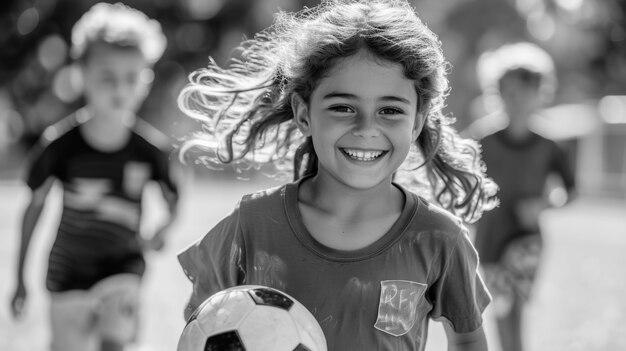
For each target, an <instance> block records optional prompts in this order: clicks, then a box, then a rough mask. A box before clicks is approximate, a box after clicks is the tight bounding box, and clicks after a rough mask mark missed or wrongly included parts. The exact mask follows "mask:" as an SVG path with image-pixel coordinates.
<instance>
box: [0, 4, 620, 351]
mask: <svg viewBox="0 0 626 351" xmlns="http://www.w3.org/2000/svg"><path fill="white" fill-rule="evenodd" d="M123 2H124V3H126V4H128V5H130V6H132V7H135V8H137V9H139V10H141V11H143V12H144V13H146V14H147V15H148V16H149V17H152V18H155V19H157V20H159V22H160V23H161V25H162V26H163V29H164V31H165V34H166V35H167V38H168V48H167V50H166V52H165V54H164V56H163V58H162V59H161V60H160V61H159V62H158V63H157V65H156V67H155V77H154V82H153V84H154V86H153V89H152V91H151V93H150V95H149V96H148V99H147V100H146V102H145V104H144V106H143V107H142V109H141V111H140V115H141V116H142V117H143V118H145V119H146V120H148V121H149V122H151V123H152V124H153V125H155V126H156V127H157V128H159V129H160V130H162V131H163V132H164V133H166V134H167V135H169V136H170V137H172V139H173V140H174V141H177V140H180V139H181V138H184V137H185V136H186V135H188V134H189V133H190V132H193V131H195V130H197V129H198V128H199V126H198V124H197V123H196V122H195V121H193V120H191V119H190V118H188V117H185V116H184V115H182V113H181V112H180V111H179V110H178V108H177V106H176V97H177V95H178V93H179V91H180V90H181V88H182V87H183V86H184V85H185V84H186V81H187V75H188V74H189V73H190V72H191V71H193V70H194V69H196V68H199V67H202V66H204V65H206V63H207V59H208V56H212V57H214V58H215V60H216V61H217V62H218V63H220V64H224V63H226V60H227V58H228V56H229V54H230V53H231V50H232V49H233V48H234V47H235V46H236V45H237V44H238V43H239V42H240V40H241V39H242V38H243V37H246V36H247V37H250V36H252V35H254V33H255V32H257V31H258V30H260V29H263V28H265V27H267V26H268V25H269V24H270V23H271V21H272V16H273V14H274V13H275V12H276V10H277V8H281V9H283V10H297V9H300V8H302V7H303V6H314V5H316V4H317V2H318V1H314V0H124V1H123ZM412 2H413V3H414V6H415V7H416V8H417V11H418V12H419V14H420V16H421V18H422V19H423V20H424V21H425V22H426V23H427V24H428V26H429V27H430V28H431V29H432V30H433V31H434V32H435V33H437V34H438V35H439V37H440V39H441V41H442V42H443V50H444V54H445V55H446V57H447V59H448V61H449V62H450V63H451V65H452V67H451V71H450V76H449V79H450V84H451V87H452V91H451V94H450V97H449V98H448V101H447V107H446V113H448V114H450V115H452V116H454V117H455V118H456V120H457V122H456V126H457V128H458V129H459V130H462V129H463V128H465V127H466V126H468V125H469V124H470V123H471V122H472V121H474V120H475V119H477V118H478V117H480V116H482V115H483V114H484V113H485V110H486V109H485V105H484V100H483V98H482V97H481V91H480V87H479V84H478V79H477V76H476V71H475V67H476V60H477V58H478V56H479V55H480V54H481V53H482V52H484V51H485V50H489V49H493V48H495V47H497V46H499V45H501V44H504V43H507V42H515V41H521V40H525V41H531V42H535V43H537V44H538V45H539V46H541V47H543V48H544V49H546V50H547V51H548V52H549V53H550V54H551V55H552V56H553V58H554V59H555V62H556V64H557V67H556V68H557V76H558V81H559V85H558V90H557V92H556V96H555V100H554V103H553V104H552V105H551V106H549V107H548V108H547V109H546V111H545V116H546V119H545V121H546V123H545V125H544V129H543V132H545V134H546V135H548V136H550V137H552V138H554V139H555V140H557V141H558V142H560V143H562V144H563V145H565V146H566V147H567V149H568V150H569V151H570V156H571V158H572V160H573V161H574V162H575V167H576V175H577V178H578V179H577V180H578V184H579V192H580V193H581V195H582V196H581V199H580V200H579V201H577V202H576V203H574V204H573V205H572V206H570V207H568V208H567V209H563V210H558V211H553V212H550V213H548V214H547V215H546V219H545V221H544V225H545V226H546V227H547V228H548V230H547V233H548V241H547V242H548V245H549V248H550V249H549V250H551V251H549V253H548V255H549V258H548V266H547V268H546V269H545V271H544V272H543V273H542V274H543V276H542V282H544V283H543V284H540V289H539V294H538V296H539V298H538V302H536V303H535V304H534V305H532V306H531V311H530V312H529V315H530V316H532V318H536V319H537V320H539V322H537V323H535V324H534V325H533V326H532V327H529V329H528V330H527V331H526V332H527V334H528V335H529V336H528V338H529V340H530V347H531V350H598V351H600V350H607V351H608V350H611V351H612V350H618V349H621V350H624V349H626V336H625V334H626V333H624V331H626V304H625V303H624V302H623V301H622V300H620V299H618V298H617V296H625V295H624V293H626V283H625V282H624V280H625V278H624V275H623V272H622V271H621V268H620V267H622V268H623V267H624V266H625V265H626V260H625V258H624V257H623V256H624V255H623V250H624V249H626V219H625V218H626V216H625V214H626V205H625V202H626V153H625V150H626V1H624V0H437V1H427V0H421V1H420V0H414V1H412ZM94 3H96V1H92V0H81V1H78V0H76V1H72V0H3V1H1V2H0V198H1V201H0V210H1V212H0V254H2V255H0V259H1V260H2V261H0V282H1V283H0V293H1V294H2V295H0V298H1V299H2V301H0V302H1V305H0V349H1V350H8V351H12V350H44V349H45V347H44V345H45V342H46V338H47V334H46V333H47V331H46V329H45V321H40V320H38V319H37V315H36V314H31V315H30V316H29V317H27V321H26V323H24V321H23V322H22V324H19V325H18V324H16V323H14V322H13V321H11V320H10V317H9V315H8V302H9V294H10V292H12V289H13V279H14V278H13V274H14V273H13V272H14V263H15V260H16V259H17V258H16V253H15V251H16V249H17V239H18V235H19V232H18V231H19V223H18V222H19V219H20V216H21V211H22V210H23V207H24V206H25V205H26V203H25V201H26V196H27V194H28V193H27V190H26V188H24V186H23V185H22V183H21V182H20V180H19V179H20V174H21V167H22V161H23V159H24V155H25V153H26V152H27V150H28V149H29V148H30V146H31V145H32V144H33V143H34V142H35V141H36V140H37V138H38V137H39V135H40V134H41V132H42V131H43V129H44V128H45V127H46V126H48V125H50V124H51V123H54V122H55V121H57V120H59V119H60V118H62V117H64V116H66V115H67V114H68V113H70V112H71V111H73V110H74V109H76V108H77V107H79V106H81V104H82V97H81V88H80V80H79V79H78V78H77V73H76V68H75V67H74V66H73V65H72V64H71V61H70V59H69V56H68V52H69V43H70V31H71V27H72V25H73V23H74V22H75V21H76V20H78V18H79V17H80V16H81V15H82V14H83V13H84V12H85V11H86V10H87V9H88V8H89V7H91V6H92V5H93V4H94ZM190 168H194V169H193V170H191V169H190ZM185 169H186V170H187V171H188V172H185V173H186V174H185V180H186V181H185V182H184V184H183V203H182V205H181V206H182V210H181V212H182V213H183V214H184V215H183V216H182V217H183V218H181V219H180V221H179V222H180V224H179V225H178V230H177V231H178V232H179V233H180V234H179V233H176V234H175V235H174V236H175V237H176V238H175V239H174V242H173V243H172V244H170V246H169V247H168V249H167V250H166V252H165V253H161V254H159V255H157V256H155V257H152V260H153V265H152V267H155V268H152V269H151V271H149V274H148V283H147V285H148V288H149V289H152V290H151V291H152V292H151V294H150V295H149V297H148V302H147V304H148V305H149V306H150V307H151V308H150V309H148V312H147V313H148V314H149V317H148V322H146V325H145V329H146V331H145V333H144V334H145V336H144V339H145V340H146V345H147V346H145V349H146V350H153V349H154V350H163V351H164V350H173V349H174V347H175V346H174V345H175V340H176V337H177V335H178V332H179V331H180V328H182V306H183V305H184V303H185V301H184V300H185V298H186V296H187V295H188V292H189V288H190V285H189V283H188V282H187V281H186V279H185V278H184V276H183V275H182V272H181V271H180V269H179V268H178V266H177V263H176V259H175V255H173V254H175V253H176V252H177V251H178V250H180V249H182V248H183V247H184V246H185V245H187V244H188V243H189V242H190V241H191V240H193V238H195V237H197V236H199V235H202V234H204V233H205V232H206V231H207V230H208V229H209V228H210V227H211V226H213V225H214V224H215V222H216V221H217V220H218V219H219V218H221V217H222V216H223V215H225V214H226V213H228V212H229V211H230V209H231V208H232V206H233V205H234V204H235V202H236V200H237V199H238V198H239V196H241V194H243V193H245V192H249V191H253V190H256V189H258V188H261V187H264V186H267V185H272V184H273V183H274V181H273V180H271V179H267V178H263V177H256V176H255V175H252V176H251V177H250V178H251V180H250V181H248V182H240V181H234V180H232V174H229V173H228V172H222V173H216V172H214V171H210V170H207V169H204V168H202V167H200V166H187V167H185ZM57 200H58V199H57ZM54 201H56V200H54ZM55 215H56V214H55V213H48V214H47V216H48V218H50V219H49V220H48V221H47V223H48V225H40V226H39V227H40V228H41V229H39V231H40V232H42V235H39V234H37V233H36V236H39V237H43V239H40V242H39V243H38V244H34V246H35V247H36V248H35V249H34V250H31V251H34V252H31V253H30V256H31V257H35V258H34V260H35V261H34V262H32V263H29V269H30V270H31V271H33V272H34V274H33V276H34V277H35V278H31V279H30V280H31V290H35V292H33V296H34V305H35V307H40V308H42V311H43V312H41V313H44V315H45V311H46V309H45V308H46V307H45V304H46V300H45V299H46V298H45V294H44V293H43V287H42V284H43V277H42V274H43V271H44V268H43V267H42V266H43V265H44V264H45V259H42V258H37V257H43V256H46V254H47V252H46V247H47V245H49V243H50V240H52V239H51V236H52V234H53V229H54V224H55V222H54V221H55V220H56V219H55ZM44 232H45V234H43V233H44ZM550 245H552V246H550ZM38 255H39V256H38ZM600 273H601V274H605V275H606V276H608V277H610V278H602V279H600V278H599V277H600V275H598V274H600ZM613 274H614V275H613ZM37 289H40V291H41V292H39V293H37V292H36V291H37ZM173 296H175V297H173ZM598 301H600V302H598ZM32 336H35V337H32ZM10 340H12V341H10ZM432 340H434V341H433V343H435V345H437V343H440V342H441V341H438V340H441V337H438V336H437V335H435V336H434V337H433V338H432ZM435 349H436V348H435V347H433V348H432V350H435ZM496 350H497V349H496Z"/></svg>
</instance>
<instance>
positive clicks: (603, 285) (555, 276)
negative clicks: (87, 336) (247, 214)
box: [0, 176, 626, 351]
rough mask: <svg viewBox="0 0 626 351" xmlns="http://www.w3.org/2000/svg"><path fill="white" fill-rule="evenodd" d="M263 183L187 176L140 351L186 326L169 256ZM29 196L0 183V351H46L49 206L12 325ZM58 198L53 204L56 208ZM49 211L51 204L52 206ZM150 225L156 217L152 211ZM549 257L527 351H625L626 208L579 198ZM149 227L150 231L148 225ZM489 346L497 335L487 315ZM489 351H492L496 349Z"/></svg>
mask: <svg viewBox="0 0 626 351" xmlns="http://www.w3.org/2000/svg"><path fill="white" fill-rule="evenodd" d="M273 184H276V183H273V182H272V181H270V180H268V179H256V180H254V181H249V182H241V181H233V180H229V179H228V178H226V177H224V176H221V177H217V178H215V179H211V180H207V179H204V180H195V179H194V178H192V177H189V178H188V179H187V181H186V182H185V186H184V187H183V189H182V195H183V196H182V203H181V216H180V217H179V220H178V222H177V223H176V225H175V227H174V230H173V232H172V233H171V234H172V236H171V240H170V242H169V245H168V247H167V248H166V249H165V250H164V251H163V252H160V253H156V254H151V255H149V257H148V260H149V262H148V263H149V267H148V271H147V275H146V284H145V293H146V294H145V300H144V304H143V311H144V319H143V327H142V334H141V344H140V345H141V346H138V347H137V350H141V351H148V350H152V351H172V350H175V349H176V344H177V341H178V335H179V333H180V331H181V330H182V327H183V325H184V323H183V317H182V308H183V305H184V304H185V302H186V299H187V296H188V294H189V292H190V287H191V285H190V283H189V282H188V281H187V279H186V278H185V277H184V275H183V273H182V270H181V269H180V268H179V266H178V263H177V261H176V258H175V254H176V253H177V252H178V251H180V250H181V249H183V248H184V247H185V246H186V245H188V244H189V243H190V242H191V241H192V240H193V239H194V238H196V237H198V236H200V235H203V234H204V233H205V232H206V231H207V230H208V229H209V228H210V227H212V226H213V225H214V224H215V223H216V222H217V220H218V219H220V218H221V217H222V216H224V215H225V214H227V213H228V212H229V211H230V210H231V209H232V207H233V206H234V204H235V203H236V201H237V200H238V199H239V197H240V196H241V195H242V194H244V193H247V192H250V191H254V190H256V189H260V188H263V187H266V186H269V185H273ZM26 196H27V190H26V189H25V188H24V187H23V186H22V185H21V184H20V183H18V182H16V181H7V182H0V301H2V302H1V304H0V350H1V351H45V350H46V345H47V342H48V338H49V334H48V329H47V304H48V300H47V295H46V293H45V290H44V286H43V275H44V271H45V263H46V260H45V258H46V254H47V250H48V248H49V245H50V243H51V240H52V238H53V234H54V232H53V229H54V226H55V225H56V218H57V216H58V211H56V210H54V209H53V207H54V206H47V208H46V210H45V212H44V217H43V220H42V221H41V223H40V224H41V225H39V226H38V228H37V230H36V233H35V239H34V242H33V245H32V247H31V250H30V254H29V261H28V266H27V272H28V277H27V284H28V286H29V302H28V311H27V314H26V315H25V316H24V318H23V319H22V320H21V321H19V322H15V321H13V320H12V319H11V316H10V313H9V308H8V307H9V300H10V296H11V293H12V289H13V285H14V276H13V274H14V270H15V262H16V259H17V257H16V249H17V238H18V235H19V234H18V229H19V221H20V216H21V211H22V209H23V207H24V206H25V201H26ZM58 200H59V199H58V192H56V193H55V196H53V197H52V198H50V199H49V201H50V203H54V202H55V201H56V202H57V203H58ZM49 205H50V204H49ZM153 213H154V214H153V217H152V218H153V220H152V221H150V222H149V223H152V224H153V223H154V222H155V221H156V220H157V219H158V213H159V208H158V207H155V208H154V212H153ZM543 225H544V226H545V229H546V252H545V253H546V255H545V256H546V258H545V265H544V269H543V270H542V271H541V273H540V276H539V282H538V287H537V291H536V296H535V298H534V300H533V301H532V303H531V304H530V305H529V308H528V310H527V315H526V317H527V319H526V321H527V323H526V329H525V335H526V337H525V339H526V340H527V341H526V343H527V346H528V351H570V350H571V351H583V350H584V351H619V350H626V299H625V298H624V296H626V274H624V268H625V267H626V203H625V202H624V201H620V200H615V199H593V198H581V199H579V200H578V201H577V202H575V203H573V204H572V205H570V206H569V207H568V208H565V209H561V210H553V211H551V212H548V213H546V215H545V216H544V218H543ZM148 227H150V225H148ZM486 319H487V322H486V326H485V327H486V329H487V331H488V336H489V339H490V340H492V339H493V333H494V332H495V330H494V328H493V326H492V323H491V315H490V311H489V309H488V310H487V314H486ZM445 345H446V343H445V337H444V336H443V332H442V331H441V328H440V326H439V325H438V324H437V323H433V324H432V327H431V336H430V338H429V344H428V347H427V349H428V350H429V351H435V350H445ZM490 350H495V351H498V350H499V348H498V347H497V345H491V347H490Z"/></svg>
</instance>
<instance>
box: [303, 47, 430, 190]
mask: <svg viewBox="0 0 626 351" xmlns="http://www.w3.org/2000/svg"><path fill="white" fill-rule="evenodd" d="M293 105H294V112H295V115H296V123H297V124H298V126H299V127H300V130H301V131H302V132H303V133H304V134H305V135H310V136H312V140H313V146H314V148H315V152H316V153H317V156H318V160H319V164H318V176H320V177H330V178H331V179H334V180H336V181H338V182H340V183H343V184H345V185H348V186H349V187H351V188H355V189H368V188H372V187H375V186H376V185H379V184H381V183H383V182H391V177H392V174H393V173H394V172H395V171H396V170H397V169H398V167H399V166H400V165H401V164H402V162H403V161H404V159H405V158H406V156H407V154H408V152H409V147H410V146H411V143H413V142H414V141H415V140H416V139H417V136H418V135H419V132H420V131H421V128H422V125H423V121H422V120H421V118H419V117H418V112H417V107H418V97H417V93H416V91H415V86H414V82H413V80H411V79H408V78H406V77H405V75H404V73H403V68H402V66H401V65H400V64H396V63H391V62H385V61H380V60H376V59H374V58H373V57H372V56H370V55H369V54H368V53H367V52H361V53H358V54H356V55H354V56H351V57H348V58H345V59H342V60H340V61H338V63H337V64H336V65H335V67H333V68H332V69H330V70H329V72H328V74H327V76H326V77H325V78H322V79H321V80H320V81H319V84H318V86H317V88H316V89H315V90H314V91H313V92H312V94H311V97H310V101H309V104H308V105H307V104H306V103H304V102H303V101H302V99H301V98H299V97H295V98H294V104H293Z"/></svg>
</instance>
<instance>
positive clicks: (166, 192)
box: [146, 182, 178, 251]
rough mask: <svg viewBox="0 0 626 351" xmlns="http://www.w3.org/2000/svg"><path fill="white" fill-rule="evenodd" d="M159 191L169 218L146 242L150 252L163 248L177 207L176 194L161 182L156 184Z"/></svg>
mask: <svg viewBox="0 0 626 351" xmlns="http://www.w3.org/2000/svg"><path fill="white" fill-rule="evenodd" d="M158 183H159V187H160V190H161V194H162V195H163V199H164V200H165V202H166V204H167V211H168V212H169V217H168V218H167V220H166V221H165V222H164V223H163V224H162V225H161V227H160V228H159V229H158V230H157V231H156V233H154V235H153V236H152V238H150V239H149V240H147V242H146V246H147V247H148V248H149V249H152V250H156V251H158V250H161V249H162V248H163V247H164V246H165V237H166V235H167V233H168V232H169V228H170V227H171V226H172V224H173V222H174V220H175V219H176V214H177V206H178V192H177V191H175V190H173V189H172V188H170V187H169V186H168V185H167V184H165V183H163V182H158Z"/></svg>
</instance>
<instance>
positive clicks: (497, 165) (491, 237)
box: [475, 129, 575, 263]
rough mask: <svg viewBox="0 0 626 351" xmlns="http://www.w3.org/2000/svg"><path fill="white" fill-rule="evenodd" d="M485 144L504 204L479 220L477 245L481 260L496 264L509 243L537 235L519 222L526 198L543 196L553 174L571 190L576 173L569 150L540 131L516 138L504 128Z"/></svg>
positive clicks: (485, 156) (485, 158) (490, 170)
mask: <svg viewBox="0 0 626 351" xmlns="http://www.w3.org/2000/svg"><path fill="white" fill-rule="evenodd" d="M481 144H482V156H483V161H484V162H485V164H486V166H487V174H488V175H489V176H490V177H492V178H493V180H494V181H495V182H496V184H498V186H499V188H500V189H499V192H498V198H499V199H500V206H499V207H497V208H495V209H493V210H491V211H488V212H485V213H484V214H483V216H482V218H481V219H480V220H479V221H478V222H477V224H476V240H475V245H476V249H477V250H478V253H479V254H480V259H481V262H483V263H496V262H498V261H499V260H500V258H501V256H502V254H503V253H504V250H505V249H506V247H507V245H508V243H510V242H511V241H512V240H514V239H515V238H518V237H521V236H524V235H528V234H534V233H528V232H527V229H525V228H524V227H523V226H522V225H521V224H520V223H519V220H518V218H517V206H519V204H520V203H521V202H522V201H524V200H525V199H532V198H537V197H542V196H543V193H544V191H545V185H546V181H547V179H548V175H549V174H557V175H558V176H559V177H560V178H561V179H562V181H563V185H564V187H565V188H566V189H567V190H568V191H571V190H572V189H574V186H575V183H574V175H573V171H572V170H571V168H570V165H569V163H568V158H567V155H566V154H565V152H564V151H563V150H562V149H561V148H560V147H559V146H558V145H557V144H556V143H555V142H554V141H552V140H550V139H546V138H544V137H542V136H540V135H538V134H535V133H531V134H530V135H529V136H528V137H527V138H525V139H523V140H514V139H513V138H511V137H510V136H509V135H508V134H507V131H506V129H502V130H499V131H497V132H494V133H492V134H489V135H487V136H485V137H484V138H482V139H481Z"/></svg>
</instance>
